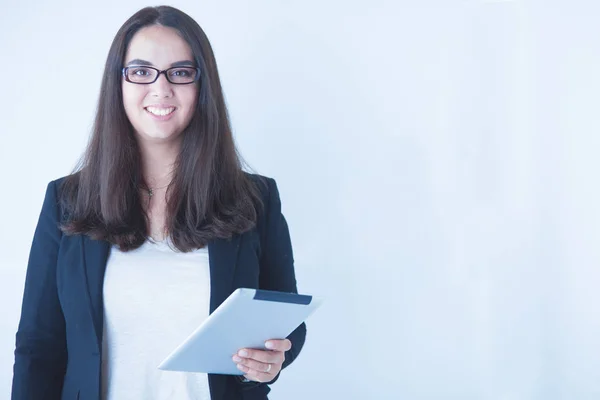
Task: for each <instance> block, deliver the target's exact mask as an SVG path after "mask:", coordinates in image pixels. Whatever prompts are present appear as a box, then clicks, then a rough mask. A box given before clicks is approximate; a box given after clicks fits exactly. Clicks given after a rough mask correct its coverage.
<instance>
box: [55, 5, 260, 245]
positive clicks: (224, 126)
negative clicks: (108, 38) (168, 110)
mask: <svg viewBox="0 0 600 400" xmlns="http://www.w3.org/2000/svg"><path fill="white" fill-rule="evenodd" d="M149 25H163V26H166V27H171V28H174V29H175V30H177V32H178V33H179V35H180V36H181V37H182V38H183V39H184V40H185V41H186V42H187V43H188V44H189V46H190V47H191V50H192V54H193V55H194V59H195V62H196V63H197V66H198V67H199V68H200V69H201V74H200V76H201V77H200V80H199V82H198V84H199V93H198V102H197V106H196V110H195V112H194V116H193V117H192V119H191V121H190V123H189V125H188V126H187V127H186V128H185V129H184V131H183V132H182V133H181V135H182V144H181V150H180V152H179V155H178V157H177V160H176V163H175V168H174V173H173V180H172V182H171V185H170V186H169V188H168V193H169V196H168V200H167V211H166V213H167V214H166V228H167V230H168V232H169V235H170V236H171V239H172V241H173V244H174V246H175V247H176V248H177V249H179V250H180V251H183V252H187V251H191V250H194V249H197V248H202V247H204V246H205V245H206V244H207V243H208V241H209V240H211V239H214V238H229V237H231V236H232V235H233V234H236V233H242V232H245V231H247V230H249V229H251V228H252V227H253V226H254V225H255V223H256V220H257V206H260V205H261V201H260V195H259V188H258V186H257V184H256V182H255V181H254V180H253V178H252V177H251V176H250V175H249V174H247V173H246V172H244V171H243V170H242V161H241V158H240V156H239V154H238V152H237V150H236V148H235V144H234V141H233V136H232V133H231V126H230V122H229V116H228V113H227V107H226V105H225V101H224V99H223V93H222V89H221V82H220V79H219V73H218V70H217V65H216V61H215V57H214V54H213V51H212V48H211V46H210V43H209V41H208V38H207V37H206V35H205V33H204V31H203V30H202V29H201V28H200V26H199V25H198V24H197V23H196V21H194V20H193V19H192V18H191V17H190V16H188V15H187V14H185V13H183V12H182V11H180V10H178V9H176V8H173V7H167V6H160V7H147V8H144V9H142V10H140V11H138V12H137V13H135V14H134V15H133V16H132V17H131V18H129V19H128V20H127V21H126V22H125V24H123V26H122V27H121V28H120V29H119V31H118V32H117V34H116V36H115V38H114V40H113V43H112V45H111V47H110V50H109V53H108V57H107V60H106V65H105V68H104V75H103V77H102V86H101V90H100V97H99V99H98V109H97V112H96V118H95V121H94V126H93V131H92V135H91V137H90V141H89V144H88V147H87V150H86V151H85V153H84V155H83V157H82V159H81V160H80V162H79V163H78V165H77V166H76V167H75V170H74V171H73V173H72V174H71V175H69V176H68V177H67V178H66V179H65V181H64V185H63V186H62V190H61V193H62V195H61V204H62V207H63V212H64V213H65V214H66V215H67V216H68V217H67V218H66V221H65V223H63V224H62V226H61V229H62V230H63V231H64V232H65V233H66V234H85V235H88V236H90V237H92V238H93V239H98V240H106V241H109V242H110V243H112V244H115V245H117V246H118V247H119V248H120V249H121V250H123V251H128V250H132V249H135V248H137V247H139V246H141V245H142V244H143V243H144V241H145V240H146V239H147V236H148V235H147V218H148V216H147V214H146V213H145V211H144V209H143V207H142V205H141V200H142V199H141V196H140V192H139V188H140V187H143V186H145V185H146V183H145V182H144V177H143V176H142V171H141V155H140V150H139V146H138V144H137V140H136V138H135V136H134V131H133V127H132V125H131V123H130V122H129V119H128V118H127V116H126V114H125V109H124V106H123V95H122V92H121V79H122V74H121V70H122V68H123V63H124V58H125V54H126V51H127V47H128V45H129V43H130V41H131V39H132V37H133V36H134V35H135V33H136V32H138V31H139V30H140V29H141V28H144V27H146V26H149Z"/></svg>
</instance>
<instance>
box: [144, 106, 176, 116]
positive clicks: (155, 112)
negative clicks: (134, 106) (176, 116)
mask: <svg viewBox="0 0 600 400" xmlns="http://www.w3.org/2000/svg"><path fill="white" fill-rule="evenodd" d="M146 111H148V112H149V113H150V114H153V115H156V116H159V117H164V116H165V115H169V114H171V113H172V112H173V111H175V107H169V108H158V107H146Z"/></svg>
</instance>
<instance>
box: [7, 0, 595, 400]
mask: <svg viewBox="0 0 600 400" xmlns="http://www.w3.org/2000/svg"><path fill="white" fill-rule="evenodd" d="M2 2H3V3H2V6H1V8H0V9H1V10H2V11H1V14H0V26H1V27H0V55H1V57H2V59H1V62H0V79H1V80H0V82H1V84H0V88H1V90H2V95H1V96H0V114H1V116H2V117H1V119H0V135H1V136H0V139H1V141H0V146H1V147H0V169H1V170H2V182H1V184H0V185H1V186H0V187H1V189H0V193H2V195H1V196H0V210H1V211H0V212H1V215H0V218H1V220H2V224H3V228H2V229H1V230H0V243H1V245H0V246H1V256H0V263H1V264H0V265H1V269H0V300H1V301H2V309H1V312H2V318H1V319H0V361H1V362H0V398H8V394H9V392H10V382H11V379H12V363H13V360H14V358H13V353H12V352H13V350H14V334H15V331H16V324H17V321H18V317H19V312H20V302H21V295H22V290H23V281H24V274H25V268H26V262H27V256H28V252H29V246H30V243H31V238H32V235H33V230H34V228H35V223H36V221H37V217H38V214H39V211H40V208H41V204H42V199H43V195H44V191H45V187H46V184H47V182H48V181H50V180H51V179H55V178H57V177H60V176H63V175H65V174H67V173H68V172H69V171H70V170H71V168H72V167H73V166H74V164H75V162H76V160H77V158H78V156H79V155H80V154H81V152H82V150H83V148H84V146H85V143H86V141H87V138H88V134H89V132H90V128H91V123H92V118H93V115H94V111H95V106H96V100H97V97H98V90H99V85H100V78H101V74H102V70H103V66H104V62H105V57H106V54H107V52H108V48H109V46H110V43H111V41H112V39H113V37H114V35H115V33H116V32H117V30H118V28H119V27H120V26H121V24H122V23H123V22H124V21H125V20H126V19H127V18H128V17H129V16H130V15H132V14H133V13H134V12H135V11H137V10H138V9H140V8H141V7H143V6H145V5H147V3H145V2H141V1H137V0H130V1H114V0H110V1H101V2H85V4H81V2H75V1H67V0H56V1H53V2H43V1H40V0H38V1H27V2H21V3H20V4H17V3H16V2H13V1H8V0H2ZM172 5H174V6H177V7H179V8H181V9H182V10H183V11H185V12H187V13H188V14H190V15H191V16H192V17H193V18H195V19H196V20H197V21H198V22H199V24H200V25H201V26H202V27H203V28H204V30H205V31H206V32H207V34H208V36H209V38H210V40H211V42H212V45H213V47H214V50H215V53H216V57H217V61H218V65H219V68H220V73H221V77H222V81H223V86H224V90H225V94H226V98H227V103H228V105H229V109H230V113H231V116H232V122H233V126H234V130H235V135H236V140H237V142H238V144H239V147H240V150H241V152H242V154H243V155H244V156H245V158H246V160H247V161H248V162H249V164H250V165H251V166H252V167H253V168H254V169H255V170H256V171H257V172H259V173H261V174H264V175H267V176H272V177H274V178H276V180H277V182H278V184H279V187H280V191H281V196H282V201H283V211H284V214H285V215H286V217H287V219H288V222H289V225H290V230H291V234H292V240H293V243H294V250H295V258H296V269H297V276H298V283H299V289H300V291H301V292H303V293H311V294H318V295H322V296H325V297H326V298H327V302H326V303H325V305H324V306H323V308H322V309H321V310H319V311H318V312H317V313H316V314H314V315H313V316H312V317H311V319H310V320H309V323H308V337H307V343H306V347H305V349H304V350H303V352H302V354H301V356H300V357H299V358H298V360H297V361H296V363H295V364H294V365H292V366H291V367H290V368H289V370H286V371H285V372H284V373H283V374H282V377H281V379H280V380H279V382H278V383H276V384H275V385H274V386H273V391H272V395H271V398H272V399H275V400H281V399H290V400H295V399H306V398H311V399H315V400H317V399H460V400H465V399H498V400H500V399H502V400H513V399H540V400H542V399H543V400H551V399H569V400H570V399H598V398H600V313H599V312H598V306H599V304H600V291H598V287H599V286H600V272H599V269H598V267H599V265H600V245H599V244H600V243H599V239H600V232H599V230H600V229H599V226H600V208H599V206H600V188H599V180H598V172H599V171H600V159H599V158H598V157H597V153H598V151H599V149H600V130H599V128H600V124H599V121H598V115H600V113H599V112H598V110H597V109H598V105H599V101H598V100H599V97H600V75H599V74H600V46H599V42H600V23H598V20H599V17H600V5H599V4H598V2H596V1H592V0H590V1H573V0H570V1H566V0H564V1H558V0H557V1H541V0H539V1H535V0H522V1H481V0H480V1H476V0H462V1H459V0H418V1H417V0H414V1H384V0H369V1H366V0H365V1H348V0H329V1H326V0H303V1H299V0H298V1H276V0H272V1H259V0H254V1H241V0H238V1H192V0H187V1H177V2H174V3H172Z"/></svg>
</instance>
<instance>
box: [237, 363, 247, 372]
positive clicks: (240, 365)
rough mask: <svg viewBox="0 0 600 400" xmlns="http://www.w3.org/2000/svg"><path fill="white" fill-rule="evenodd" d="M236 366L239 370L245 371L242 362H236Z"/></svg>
mask: <svg viewBox="0 0 600 400" xmlns="http://www.w3.org/2000/svg"><path fill="white" fill-rule="evenodd" d="M237 367H238V369H239V370H240V371H244V372H246V367H244V366H243V365H242V364H238V365H237Z"/></svg>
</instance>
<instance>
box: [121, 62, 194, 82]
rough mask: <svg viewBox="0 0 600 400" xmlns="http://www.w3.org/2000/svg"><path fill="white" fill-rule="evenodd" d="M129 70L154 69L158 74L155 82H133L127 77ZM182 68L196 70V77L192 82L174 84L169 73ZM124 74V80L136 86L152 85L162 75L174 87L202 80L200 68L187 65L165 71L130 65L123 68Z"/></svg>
mask: <svg viewBox="0 0 600 400" xmlns="http://www.w3.org/2000/svg"><path fill="white" fill-rule="evenodd" d="M129 68H148V69H153V70H155V71H156V72H157V74H156V76H155V77H154V80H153V81H152V82H134V81H132V80H130V79H129V77H128V76H127V70H129ZM180 68H189V69H194V70H196V76H195V77H194V80H193V81H191V82H185V83H181V82H173V81H172V80H171V79H169V74H168V73H167V72H169V71H170V70H172V69H180ZM121 72H122V74H123V78H125V80H126V81H127V82H129V83H134V84H136V85H151V84H153V83H154V82H156V81H157V80H158V78H159V77H160V75H161V74H163V73H164V74H165V78H167V81H169V83H172V84H173V85H189V84H190V83H194V82H196V81H198V80H199V79H200V68H198V67H189V66H187V65H184V66H181V67H171V68H167V69H164V70H162V71H161V70H159V69H158V68H154V67H149V66H147V65H130V66H129V67H125V68H123V70H122V71H121Z"/></svg>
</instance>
